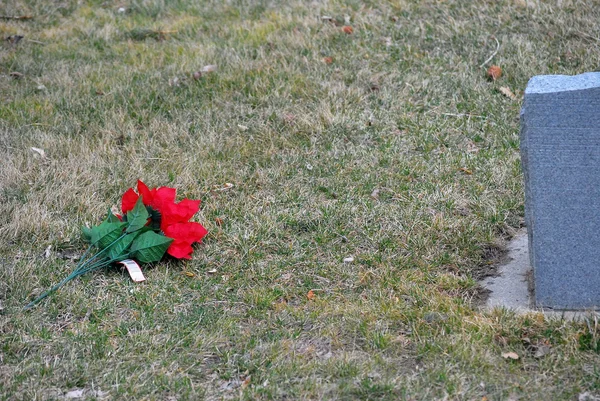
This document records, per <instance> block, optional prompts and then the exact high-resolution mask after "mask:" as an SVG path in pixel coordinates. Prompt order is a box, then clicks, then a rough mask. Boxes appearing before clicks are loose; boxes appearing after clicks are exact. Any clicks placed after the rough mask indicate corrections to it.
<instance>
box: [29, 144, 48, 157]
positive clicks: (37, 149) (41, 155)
mask: <svg viewBox="0 0 600 401" xmlns="http://www.w3.org/2000/svg"><path fill="white" fill-rule="evenodd" d="M31 150H33V151H34V152H35V153H37V154H38V155H40V157H41V158H42V159H43V158H44V157H46V152H44V149H40V148H34V147H32V148H31Z"/></svg>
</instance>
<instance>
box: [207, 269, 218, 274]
mask: <svg viewBox="0 0 600 401" xmlns="http://www.w3.org/2000/svg"><path fill="white" fill-rule="evenodd" d="M216 272H217V269H211V270H209V271H207V273H208V274H215V273H216Z"/></svg>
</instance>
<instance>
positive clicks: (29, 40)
mask: <svg viewBox="0 0 600 401" xmlns="http://www.w3.org/2000/svg"><path fill="white" fill-rule="evenodd" d="M25 40H26V41H28V42H31V43H37V44H38V45H46V44H45V43H44V42H40V41H39V40H33V39H25Z"/></svg>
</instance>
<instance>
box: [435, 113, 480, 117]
mask: <svg viewBox="0 0 600 401" xmlns="http://www.w3.org/2000/svg"><path fill="white" fill-rule="evenodd" d="M442 115H443V116H446V117H469V118H471V117H474V118H485V117H484V116H478V115H477V114H466V113H460V114H454V113H442Z"/></svg>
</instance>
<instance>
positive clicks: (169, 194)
mask: <svg viewBox="0 0 600 401" xmlns="http://www.w3.org/2000/svg"><path fill="white" fill-rule="evenodd" d="M155 191H156V192H155V193H154V197H153V199H152V203H151V204H150V206H152V207H153V208H154V209H156V210H158V211H159V212H161V213H162V212H163V208H164V206H165V205H166V204H168V203H175V195H176V190H175V188H169V187H160V188H157V189H156V190H155Z"/></svg>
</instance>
